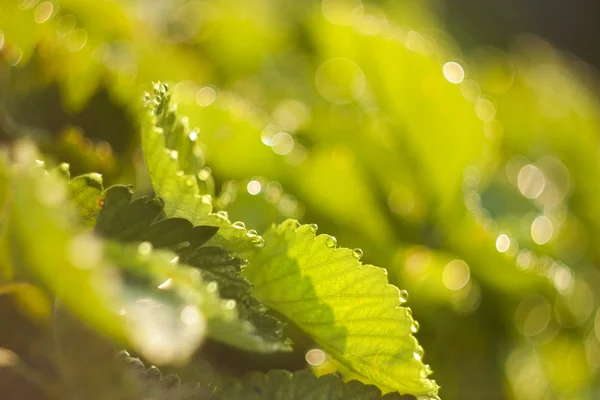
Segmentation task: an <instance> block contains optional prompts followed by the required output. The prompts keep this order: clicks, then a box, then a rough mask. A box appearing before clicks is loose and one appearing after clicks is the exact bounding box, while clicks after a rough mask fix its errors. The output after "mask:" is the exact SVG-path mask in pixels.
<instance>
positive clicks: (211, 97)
mask: <svg viewBox="0 0 600 400" xmlns="http://www.w3.org/2000/svg"><path fill="white" fill-rule="evenodd" d="M216 98H217V92H215V89H213V88H211V87H210V86H206V87H203V88H202V89H200V90H198V93H196V103H198V105H199V106H201V107H208V106H210V105H211V104H212V103H214V102H215V99H216Z"/></svg>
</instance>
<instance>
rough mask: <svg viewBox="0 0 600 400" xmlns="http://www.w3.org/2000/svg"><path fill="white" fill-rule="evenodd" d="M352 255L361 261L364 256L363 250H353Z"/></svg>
mask: <svg viewBox="0 0 600 400" xmlns="http://www.w3.org/2000/svg"><path fill="white" fill-rule="evenodd" d="M352 255H353V256H354V258H356V259H357V260H360V259H361V258H362V256H363V251H362V250H361V249H354V250H352Z"/></svg>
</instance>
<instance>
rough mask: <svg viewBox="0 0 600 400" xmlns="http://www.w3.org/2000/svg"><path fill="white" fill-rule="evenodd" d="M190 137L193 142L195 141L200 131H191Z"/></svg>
mask: <svg viewBox="0 0 600 400" xmlns="http://www.w3.org/2000/svg"><path fill="white" fill-rule="evenodd" d="M189 138H190V140H191V141H192V142H194V141H195V140H196V139H198V132H196V131H192V132H190V134H189Z"/></svg>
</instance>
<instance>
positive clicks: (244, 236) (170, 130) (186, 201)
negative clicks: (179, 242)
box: [142, 84, 263, 257]
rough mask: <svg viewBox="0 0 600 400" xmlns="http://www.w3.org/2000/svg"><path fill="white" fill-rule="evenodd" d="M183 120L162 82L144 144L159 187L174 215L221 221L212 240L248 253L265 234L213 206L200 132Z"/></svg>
mask: <svg viewBox="0 0 600 400" xmlns="http://www.w3.org/2000/svg"><path fill="white" fill-rule="evenodd" d="M183 121H186V120H185V119H183V120H180V119H178V117H177V115H176V107H175V106H174V105H172V104H171V102H170V96H169V95H168V94H167V87H166V85H161V84H156V85H155V87H154V95H153V96H150V95H148V96H147V99H146V109H145V116H144V122H143V127H142V147H143V150H144V157H145V159H146V165H147V167H148V173H149V174H150V179H151V181H152V186H153V187H154V191H155V192H156V194H157V195H158V196H159V197H161V198H162V199H164V201H165V213H166V215H167V216H168V217H179V218H185V219H187V220H188V221H190V222H191V223H192V224H194V225H208V226H214V227H218V228H219V231H218V232H217V234H216V235H215V237H213V238H212V239H211V241H210V244H211V245H215V246H220V247H225V248H228V249H230V250H232V251H235V252H236V253H237V254H238V255H240V256H242V257H243V256H244V255H246V254H249V253H251V252H252V251H253V250H254V249H255V248H256V247H257V246H259V245H261V244H262V243H263V240H262V238H261V237H260V236H259V235H258V234H257V233H256V231H252V230H246V227H245V225H244V224H243V223H240V222H236V223H234V224H232V223H231V222H230V221H229V219H228V218H227V214H226V213H213V212H212V211H213V208H212V203H211V196H210V195H207V194H203V191H201V190H200V186H199V184H201V182H203V181H205V180H206V176H205V175H206V174H207V171H206V170H197V168H199V165H200V164H199V162H198V161H197V160H195V158H194V154H195V153H194V149H195V146H196V144H195V140H196V134H195V132H190V131H189V129H188V128H187V124H186V123H185V122H183ZM170 146H174V147H170ZM194 160H195V161H194Z"/></svg>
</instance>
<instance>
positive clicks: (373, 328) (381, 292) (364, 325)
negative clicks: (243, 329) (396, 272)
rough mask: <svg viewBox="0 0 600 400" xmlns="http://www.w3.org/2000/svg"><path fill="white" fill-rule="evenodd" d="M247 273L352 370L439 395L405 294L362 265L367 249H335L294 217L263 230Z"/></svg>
mask: <svg viewBox="0 0 600 400" xmlns="http://www.w3.org/2000/svg"><path fill="white" fill-rule="evenodd" d="M264 239H265V243H266V244H265V247H264V248H262V249H260V250H259V251H257V252H256V254H255V256H254V257H253V259H252V260H251V262H250V264H249V266H248V268H247V269H246V270H245V274H246V276H247V277H248V278H249V279H250V281H251V282H252V283H253V284H254V285H255V288H256V289H255V292H254V295H255V296H256V298H257V299H259V300H260V301H261V302H263V303H264V304H265V305H267V306H268V307H270V308H272V309H274V310H276V311H278V312H280V313H281V314H283V315H285V316H286V317H287V318H289V319H290V320H291V321H293V322H294V323H295V324H296V325H298V327H300V328H301V329H302V330H303V331H304V332H306V333H307V334H309V335H310V336H311V337H312V338H313V339H314V340H315V342H316V343H317V344H318V345H319V346H321V347H322V348H323V350H324V351H325V352H327V353H329V354H330V355H331V356H332V357H333V358H334V359H335V360H336V361H337V362H339V363H340V364H342V365H343V366H344V367H346V368H347V369H349V370H351V371H353V372H355V373H357V374H358V375H359V376H362V377H363V378H364V379H365V380H366V381H368V382H370V383H371V382H372V383H376V384H377V385H378V386H379V387H380V388H382V389H386V390H394V391H399V392H401V393H410V394H435V393H436V392H437V388H438V387H437V385H436V383H435V381H433V380H430V379H428V378H427V376H428V374H429V373H430V371H429V368H428V367H427V366H425V365H424V364H423V362H422V356H423V349H422V347H420V346H419V344H418V343H417V340H416V339H415V338H414V336H413V335H412V330H416V329H415V322H414V320H413V318H412V313H411V310H410V308H406V307H401V304H402V303H404V302H405V301H406V297H407V295H406V294H405V292H401V291H399V290H398V289H397V288H396V287H394V286H392V285H390V284H388V280H387V274H386V272H385V270H383V269H381V268H377V267H375V266H372V265H363V264H362V263H361V262H360V256H361V255H362V252H360V251H359V250H350V249H346V248H336V241H335V239H334V238H333V237H331V236H328V235H319V236H316V235H315V229H314V227H312V226H310V225H302V226H298V225H297V222H296V221H293V220H288V221H286V222H284V223H282V224H281V225H277V226H273V227H272V228H271V229H270V230H269V231H267V233H266V234H265V235H264Z"/></svg>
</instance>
